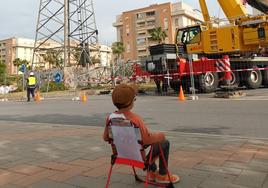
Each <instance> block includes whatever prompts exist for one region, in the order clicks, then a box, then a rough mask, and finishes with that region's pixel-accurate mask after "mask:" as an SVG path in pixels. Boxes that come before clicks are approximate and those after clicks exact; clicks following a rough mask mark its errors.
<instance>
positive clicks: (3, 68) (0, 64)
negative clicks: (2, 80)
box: [0, 60, 7, 75]
mask: <svg viewBox="0 0 268 188" xmlns="http://www.w3.org/2000/svg"><path fill="white" fill-rule="evenodd" d="M6 68H7V66H6V64H5V63H3V62H2V61H1V60H0V75H3V74H5V73H6Z"/></svg>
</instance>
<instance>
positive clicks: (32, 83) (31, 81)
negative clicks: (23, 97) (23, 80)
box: [28, 76, 36, 86]
mask: <svg viewBox="0 0 268 188" xmlns="http://www.w3.org/2000/svg"><path fill="white" fill-rule="evenodd" d="M35 84H36V78H35V77H34V76H30V77H29V78H28V85H29V86H35Z"/></svg>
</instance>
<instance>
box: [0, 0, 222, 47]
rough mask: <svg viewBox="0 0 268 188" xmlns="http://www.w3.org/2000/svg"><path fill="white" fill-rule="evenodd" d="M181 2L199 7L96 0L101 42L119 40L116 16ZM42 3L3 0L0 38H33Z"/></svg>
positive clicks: (213, 4) (213, 5)
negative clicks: (158, 5) (182, 4)
mask: <svg viewBox="0 0 268 188" xmlns="http://www.w3.org/2000/svg"><path fill="white" fill-rule="evenodd" d="M178 1H183V2H184V3H188V4H190V5H191V6H193V7H194V8H196V9H200V8H199V3H198V0H93V2H94V9H95V17H96V24H97V29H98V30H99V40H100V43H101V44H105V45H110V44H111V43H112V42H115V41H116V30H115V28H114V27H113V26H112V24H113V23H114V22H115V19H116V15H120V14H121V13H122V12H124V11H128V10H133V9H137V8H142V7H146V6H149V5H151V4H155V3H166V2H171V3H175V2H178ZM207 2H208V8H209V10H211V16H218V15H219V14H222V13H220V8H219V6H218V4H217V1H216V0H214V1H211V0H207ZM39 4H40V0H0V40H3V39H7V38H11V37H23V38H30V39H34V38H35V29H36V24H37V16H38V11H39V10H38V9H39Z"/></svg>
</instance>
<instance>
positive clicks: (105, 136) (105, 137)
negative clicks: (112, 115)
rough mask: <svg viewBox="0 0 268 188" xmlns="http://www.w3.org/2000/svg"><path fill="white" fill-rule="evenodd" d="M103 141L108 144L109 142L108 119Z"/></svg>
mask: <svg viewBox="0 0 268 188" xmlns="http://www.w3.org/2000/svg"><path fill="white" fill-rule="evenodd" d="M102 137H103V140H104V141H106V142H108V141H109V131H108V117H107V118H106V123H105V128H104V132H103V136H102Z"/></svg>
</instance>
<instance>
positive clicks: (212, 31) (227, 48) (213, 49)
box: [146, 0, 268, 92]
mask: <svg viewBox="0 0 268 188" xmlns="http://www.w3.org/2000/svg"><path fill="white" fill-rule="evenodd" d="M199 3H200V7H201V11H202V15H203V18H204V23H202V24H198V25H194V26H188V27H186V28H180V29H178V30H177V32H176V41H175V46H176V49H177V50H176V52H175V53H176V57H177V58H176V59H177V60H178V59H182V58H185V59H186V60H188V59H187V56H188V55H189V54H193V55H195V57H196V58H195V59H194V60H193V64H192V65H193V70H192V72H193V73H194V75H195V78H194V80H195V85H196V86H197V88H198V89H200V91H202V92H213V91H215V90H216V88H217V87H219V86H220V84H222V83H224V82H221V80H223V79H222V78H223V76H224V74H225V68H224V67H223V66H224V63H222V61H221V59H222V58H223V57H226V55H227V56H228V57H229V58H228V59H230V66H231V71H232V74H231V75H232V79H231V84H233V85H234V84H237V85H245V86H246V87H247V88H252V89H256V88H259V87H260V86H261V85H264V86H268V15H267V14H266V12H267V11H268V2H264V1H262V0H248V3H250V4H254V5H255V6H254V7H256V8H259V10H260V11H261V12H263V14H261V15H258V16H250V15H249V14H248V13H247V10H246V7H245V4H244V2H242V1H241V0H218V3H219V5H220V6H221V8H222V10H223V12H224V13H225V15H226V17H227V19H228V24H225V25H221V24H219V23H218V24H215V22H213V21H212V20H211V18H210V15H209V12H208V8H207V5H206V1H205V0H199ZM260 5H261V6H260ZM260 7H261V8H260ZM160 47H161V46H160ZM171 47H174V46H172V45H171ZM158 48H159V46H158ZM155 49H156V47H154V46H152V47H151V48H150V52H151V60H150V61H148V62H147V65H146V67H147V70H148V71H149V72H150V73H151V74H158V75H159V72H161V71H160V70H156V69H157V68H160V69H162V73H164V74H166V73H168V76H169V77H170V76H171V77H172V80H171V86H172V87H173V89H175V90H176V89H178V87H179V86H178V84H179V83H188V82H189V79H190V78H189V72H190V68H189V65H188V64H187V63H186V68H185V72H184V74H186V76H184V77H183V82H182V81H181V80H180V78H181V75H180V74H181V72H180V71H179V70H180V68H179V66H180V65H179V61H172V60H170V59H168V58H167V56H166V55H165V57H166V58H165V61H166V62H168V63H167V65H166V66H159V64H162V65H163V58H162V59H161V60H159V59H157V58H156V53H155V51H156V50H155ZM158 51H159V50H158ZM164 51H165V50H164ZM173 52H174V51H173ZM164 53H165V52H164ZM158 56H159V54H158ZM169 56H170V55H169ZM173 59H175V58H173ZM172 62H173V63H172ZM219 62H220V63H219ZM172 64H177V69H176V68H173V69H172V70H171V69H169V67H174V65H173V66H172ZM163 67H164V69H165V70H164V69H163ZM178 74H179V76H178ZM164 77H165V76H163V77H162V78H164ZM158 78H159V76H158Z"/></svg>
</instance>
